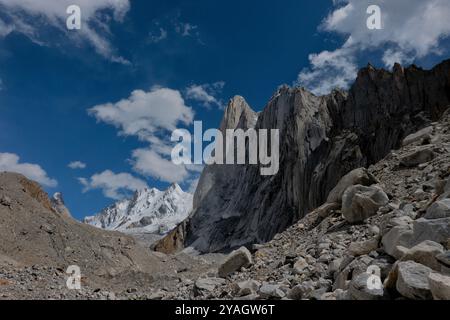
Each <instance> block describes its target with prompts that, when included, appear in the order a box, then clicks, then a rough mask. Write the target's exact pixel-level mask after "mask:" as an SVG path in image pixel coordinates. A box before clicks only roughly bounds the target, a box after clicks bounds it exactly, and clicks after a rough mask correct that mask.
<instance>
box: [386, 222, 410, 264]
mask: <svg viewBox="0 0 450 320" xmlns="http://www.w3.org/2000/svg"><path fill="white" fill-rule="evenodd" d="M412 237H413V231H412V230H411V228H410V227H408V226H398V227H394V228H392V229H391V230H390V231H389V232H388V233H386V234H385V235H384V236H383V238H382V239H381V243H382V244H383V249H384V251H385V252H386V253H387V254H388V255H390V256H391V257H394V258H396V259H397V260H398V259H400V258H402V257H403V254H404V253H405V251H404V250H403V249H402V248H410V244H411V241H412Z"/></svg>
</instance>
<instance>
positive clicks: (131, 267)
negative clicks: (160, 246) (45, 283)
mask: <svg viewBox="0 0 450 320" xmlns="http://www.w3.org/2000/svg"><path fill="white" fill-rule="evenodd" d="M0 198H1V199H2V201H1V204H0V254H1V255H3V256H5V257H10V258H11V259H13V260H15V261H16V262H18V263H19V264H21V265H35V264H39V265H48V266H54V267H60V268H62V269H64V270H65V269H66V268H67V267H68V266H69V265H78V266H80V267H81V270H82V272H83V274H86V275H89V276H106V275H108V276H111V275H116V274H119V273H121V272H124V271H142V272H148V273H150V272H157V271H159V270H161V269H162V265H161V263H160V262H159V261H158V259H156V257H154V256H152V255H151V254H149V253H148V251H147V250H146V249H144V248H142V247H140V246H138V245H137V244H136V242H135V240H134V239H133V238H131V237H128V236H125V235H123V234H120V233H113V232H105V231H102V230H98V229H96V228H94V227H91V226H88V225H85V224H82V223H79V222H77V221H75V220H73V219H72V218H70V217H68V216H66V215H62V214H60V213H58V212H57V211H56V210H53V209H52V208H51V205H50V201H49V199H48V196H47V195H46V193H45V192H44V191H42V189H41V188H40V186H39V185H38V184H37V183H35V182H33V181H30V180H28V179H26V178H25V177H23V176H21V175H18V174H14V173H0Z"/></svg>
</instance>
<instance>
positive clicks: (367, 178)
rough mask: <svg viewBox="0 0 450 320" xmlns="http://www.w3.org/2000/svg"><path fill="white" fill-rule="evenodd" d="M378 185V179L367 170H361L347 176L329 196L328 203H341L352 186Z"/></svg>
mask: <svg viewBox="0 0 450 320" xmlns="http://www.w3.org/2000/svg"><path fill="white" fill-rule="evenodd" d="M376 183H378V181H377V179H376V178H375V177H374V176H373V175H372V174H370V173H369V172H368V171H367V169H365V168H359V169H355V170H353V171H351V172H350V173H348V174H347V175H345V176H344V177H343V178H342V179H341V180H340V181H339V183H338V184H337V186H336V187H335V188H334V189H333V190H332V191H331V192H330V194H329V195H328V199H327V203H341V201H342V196H343V195H344V192H345V191H346V190H347V189H348V188H349V187H351V186H354V185H363V186H370V185H372V184H376Z"/></svg>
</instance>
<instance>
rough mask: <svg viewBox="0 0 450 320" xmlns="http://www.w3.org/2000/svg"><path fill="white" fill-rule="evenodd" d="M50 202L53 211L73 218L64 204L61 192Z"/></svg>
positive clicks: (54, 195) (55, 194)
mask: <svg viewBox="0 0 450 320" xmlns="http://www.w3.org/2000/svg"><path fill="white" fill-rule="evenodd" d="M50 201H51V203H52V207H53V209H54V210H55V211H56V212H58V213H59V214H61V215H63V216H66V217H71V216H72V215H71V214H70V211H69V209H67V207H66V204H65V203H64V198H63V195H62V193H61V192H56V193H54V194H53V196H52V198H51V199H50Z"/></svg>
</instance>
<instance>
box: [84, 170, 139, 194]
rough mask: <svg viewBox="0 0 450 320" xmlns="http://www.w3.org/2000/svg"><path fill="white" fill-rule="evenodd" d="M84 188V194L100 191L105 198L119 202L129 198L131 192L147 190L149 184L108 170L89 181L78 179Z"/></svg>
mask: <svg viewBox="0 0 450 320" xmlns="http://www.w3.org/2000/svg"><path fill="white" fill-rule="evenodd" d="M78 181H79V182H80V183H81V184H82V185H83V186H84V189H83V192H88V191H90V190H95V189H100V190H102V192H103V195H104V196H105V197H108V198H111V199H114V200H119V199H123V198H124V197H126V196H128V194H129V192H134V191H137V190H142V189H145V188H147V183H146V182H145V181H143V180H141V179H138V178H135V177H133V176H132V175H131V174H129V173H118V174H116V173H114V172H112V171H111V170H106V171H104V172H102V173H98V174H94V175H93V176H92V177H90V178H89V179H86V178H78Z"/></svg>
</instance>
